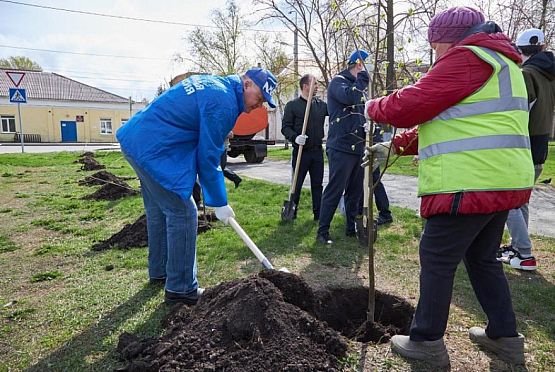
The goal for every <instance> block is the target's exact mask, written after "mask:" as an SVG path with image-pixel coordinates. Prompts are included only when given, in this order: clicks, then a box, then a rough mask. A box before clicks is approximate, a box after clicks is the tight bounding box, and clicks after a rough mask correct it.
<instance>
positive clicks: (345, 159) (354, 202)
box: [316, 50, 370, 244]
mask: <svg viewBox="0 0 555 372" xmlns="http://www.w3.org/2000/svg"><path fill="white" fill-rule="evenodd" d="M367 57H368V53H367V52H366V51H364V50H356V51H354V52H353V53H352V54H351V56H350V57H349V59H348V61H347V68H346V69H345V70H343V71H341V72H340V73H339V74H337V75H336V76H335V77H334V78H333V79H332V80H331V82H330V84H329V87H328V112H329V115H330V126H329V132H328V140H327V143H326V154H327V156H328V164H329V181H328V185H327V186H326V188H325V190H324V194H323V195H322V206H321V207H320V226H319V227H318V234H317V235H316V240H317V241H318V242H320V243H323V244H331V243H332V240H331V239H330V235H329V229H330V224H331V221H332V219H333V215H334V213H335V209H336V208H337V205H338V203H339V199H341V195H343V193H344V194H345V213H346V220H347V221H346V222H347V223H346V229H345V234H346V235H347V236H355V217H356V215H357V213H358V211H359V201H360V199H361V197H362V194H363V192H362V191H363V185H362V183H363V179H364V171H363V169H362V168H361V167H360V164H361V159H362V155H363V152H364V139H365V137H366V135H365V132H364V123H365V121H366V119H365V118H364V102H365V98H364V91H365V90H366V88H367V87H368V82H369V81H370V76H369V75H368V72H366V70H365V68H364V60H365V59H366V58H367Z"/></svg>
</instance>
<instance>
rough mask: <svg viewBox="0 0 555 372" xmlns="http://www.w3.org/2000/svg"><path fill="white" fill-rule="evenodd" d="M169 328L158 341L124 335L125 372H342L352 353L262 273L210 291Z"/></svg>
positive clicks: (178, 313)
mask: <svg viewBox="0 0 555 372" xmlns="http://www.w3.org/2000/svg"><path fill="white" fill-rule="evenodd" d="M290 275H292V274H290ZM165 326H166V327H167V329H168V333H166V334H165V335H164V336H162V337H160V338H158V339H147V340H145V341H143V342H139V341H138V340H137V339H134V338H133V337H132V336H130V335H129V334H124V335H122V337H120V343H119V344H118V350H119V351H120V352H121V354H122V356H123V357H124V358H125V359H126V360H127V361H128V365H127V366H126V367H125V368H122V369H120V370H122V371H159V370H183V371H185V370H186V371H245V372H248V371H264V370H269V371H338V370H339V358H342V357H344V356H345V355H346V352H347V342H346V340H345V339H344V338H343V337H342V336H341V335H340V334H339V333H338V332H336V331H334V330H333V329H331V328H329V327H328V326H327V325H326V324H325V323H323V322H321V321H319V320H317V319H315V318H314V317H313V316H311V315H310V314H309V313H307V312H306V311H303V310H301V309H300V308H299V307H297V306H295V305H293V304H290V303H288V302H286V301H285V300H284V295H283V293H282V292H281V291H280V290H279V289H278V288H277V287H276V286H275V285H274V284H273V283H272V282H271V281H269V280H268V279H265V278H262V277H260V276H257V275H253V276H250V277H248V278H245V279H239V280H235V281H231V282H226V283H222V284H220V285H218V286H216V287H214V288H211V289H208V290H207V291H206V292H205V294H204V295H203V297H202V299H201V301H200V302H199V304H198V305H197V306H195V307H192V308H188V307H186V306H181V307H179V306H177V307H176V308H175V311H174V312H173V313H172V314H170V315H169V316H168V317H167V319H166V322H165Z"/></svg>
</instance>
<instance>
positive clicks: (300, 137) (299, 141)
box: [295, 134, 308, 146]
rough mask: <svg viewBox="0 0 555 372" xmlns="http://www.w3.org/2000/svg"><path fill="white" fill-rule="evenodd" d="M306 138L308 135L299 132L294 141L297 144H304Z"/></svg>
mask: <svg viewBox="0 0 555 372" xmlns="http://www.w3.org/2000/svg"><path fill="white" fill-rule="evenodd" d="M307 138H308V136H307V135H306V134H299V135H298V136H297V137H296V138H295V143H296V144H297V145H303V146H304V145H305V144H306V139H307Z"/></svg>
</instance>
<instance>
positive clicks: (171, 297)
mask: <svg viewBox="0 0 555 372" xmlns="http://www.w3.org/2000/svg"><path fill="white" fill-rule="evenodd" d="M203 293H204V288H200V287H199V288H197V290H196V291H195V292H193V293H187V294H186V293H177V292H170V291H168V290H166V291H165V295H164V298H165V302H166V304H168V305H175V304H185V305H196V304H197V302H198V300H199V299H200V297H201V296H202V294H203Z"/></svg>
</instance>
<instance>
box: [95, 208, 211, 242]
mask: <svg viewBox="0 0 555 372" xmlns="http://www.w3.org/2000/svg"><path fill="white" fill-rule="evenodd" d="M215 220H216V216H215V215H214V213H213V212H212V213H208V214H207V215H206V221H205V217H204V215H203V214H201V212H200V211H199V216H198V228H197V233H198V234H200V233H203V232H206V231H208V230H210V229H211V228H212V225H210V222H212V221H215ZM146 246H148V235H147V229H146V215H144V214H143V215H142V216H141V217H139V219H137V221H135V222H133V223H131V224H127V225H125V226H124V227H123V229H121V230H120V231H119V232H117V233H115V234H114V235H112V236H111V237H110V238H108V239H106V240H104V241H101V242H98V243H95V244H94V245H93V246H92V248H91V249H92V250H93V251H104V250H107V249H112V248H119V249H129V248H137V247H146Z"/></svg>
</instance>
